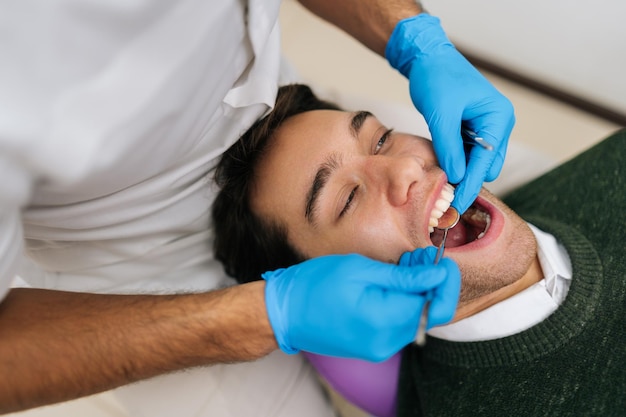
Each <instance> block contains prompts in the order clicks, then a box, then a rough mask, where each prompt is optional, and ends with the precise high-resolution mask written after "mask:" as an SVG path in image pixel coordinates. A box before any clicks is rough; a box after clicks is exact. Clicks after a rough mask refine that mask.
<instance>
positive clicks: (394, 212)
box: [250, 110, 536, 300]
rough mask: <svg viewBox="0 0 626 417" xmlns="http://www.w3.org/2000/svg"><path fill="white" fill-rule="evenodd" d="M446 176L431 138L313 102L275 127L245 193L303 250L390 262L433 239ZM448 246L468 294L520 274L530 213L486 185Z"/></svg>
mask: <svg viewBox="0 0 626 417" xmlns="http://www.w3.org/2000/svg"><path fill="white" fill-rule="evenodd" d="M446 184H447V177H446V175H445V173H444V172H443V171H442V170H441V168H439V165H438V163H437V160H436V157H435V154H434V152H433V149H432V146H431V142H430V141H429V140H427V139H424V138H419V137H417V136H413V135H408V134H403V133H395V132H390V131H389V129H388V128H386V127H385V126H383V125H382V124H381V123H380V122H379V121H378V120H377V119H376V118H375V117H374V116H372V115H371V114H369V113H366V112H356V113H350V112H341V111H332V110H318V111H310V112H306V113H303V114H300V115H297V116H294V117H292V118H290V119H288V120H287V121H286V122H285V123H284V125H283V126H282V127H281V128H280V129H279V130H278V131H277V133H276V136H275V138H274V139H273V141H272V142H271V144H270V147H269V148H268V149H267V153H266V155H265V156H264V157H263V159H262V160H261V163H260V164H259V167H258V170H257V173H256V177H255V183H254V187H253V188H252V194H251V196H250V200H251V206H252V209H253V211H255V213H257V214H258V215H260V216H261V217H263V218H270V219H273V220H275V221H277V222H278V223H280V224H282V225H284V226H285V228H286V230H287V235H288V239H289V241H290V243H291V244H292V245H293V246H294V247H295V248H296V249H297V250H299V251H300V252H301V253H302V254H304V255H305V256H306V257H316V256H321V255H327V254H343V253H360V254H362V255H366V256H369V257H371V258H374V259H378V260H381V261H384V262H391V263H396V262H397V261H398V259H399V258H400V256H401V255H402V253H404V252H406V251H410V250H413V249H415V248H417V247H426V246H431V245H433V244H435V245H437V244H438V243H439V241H440V239H441V238H440V236H439V237H438V234H437V233H435V234H433V235H431V234H430V232H429V223H431V224H432V222H433V220H435V223H436V218H437V217H438V216H440V215H441V214H440V213H437V212H436V211H434V212H433V209H434V208H435V207H436V205H438V204H441V201H439V203H438V200H442V193H444V191H443V189H444V187H445V186H446ZM443 200H445V198H443ZM476 210H478V211H476ZM472 211H473V212H474V216H473V218H474V220H471V219H469V218H468V217H469V216H468V215H469V214H470V212H472ZM479 235H481V237H480V238H477V237H478V236H479ZM445 255H446V256H448V257H450V258H452V259H454V260H455V261H456V262H457V263H458V265H459V267H460V269H461V273H462V276H463V293H462V299H466V300H467V299H471V298H475V297H476V296H480V295H483V294H486V293H489V292H491V291H493V290H495V289H498V288H500V287H502V286H504V285H507V284H510V283H512V282H514V281H516V280H517V279H519V278H520V277H521V276H522V275H523V274H524V273H525V272H526V271H527V270H528V268H529V266H530V264H531V262H533V261H534V259H535V255H536V246H535V240H534V236H533V235H532V232H531V231H530V229H529V228H528V226H527V225H526V223H525V222H524V221H523V220H522V219H521V218H519V217H518V216H517V215H516V214H515V213H513V212H512V211H511V210H510V209H509V208H508V207H507V206H505V205H504V204H503V203H502V202H501V201H500V200H499V199H497V198H496V197H495V196H493V195H491V194H490V193H489V192H487V191H486V190H482V191H481V193H480V196H479V197H478V199H477V201H476V203H475V205H474V206H473V208H472V209H470V210H468V213H467V214H466V215H464V216H463V218H462V220H461V222H460V224H459V226H457V227H456V228H455V229H452V230H451V231H450V234H449V236H448V241H447V244H446V252H445Z"/></svg>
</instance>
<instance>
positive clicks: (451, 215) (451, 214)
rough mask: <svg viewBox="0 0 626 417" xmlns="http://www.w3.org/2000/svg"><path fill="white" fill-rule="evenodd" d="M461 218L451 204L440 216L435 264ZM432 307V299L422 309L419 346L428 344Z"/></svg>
mask: <svg viewBox="0 0 626 417" xmlns="http://www.w3.org/2000/svg"><path fill="white" fill-rule="evenodd" d="M460 219H461V215H460V214H459V212H458V211H457V209H455V208H454V207H452V206H450V208H448V210H446V212H445V213H443V216H441V217H440V218H439V223H438V224H437V229H441V230H443V239H442V240H441V243H440V244H439V248H437V255H435V262H434V263H435V265H437V264H438V263H439V260H440V259H441V257H442V256H443V251H444V249H445V244H446V238H447V237H448V230H450V229H451V228H453V227H454V226H456V224H457V223H458V222H459V220H460ZM429 307H430V300H426V303H425V304H424V309H423V310H422V315H421V317H420V323H419V326H418V328H417V335H416V336H415V343H416V344H417V345H418V346H424V345H425V344H426V324H427V323H428V308H429Z"/></svg>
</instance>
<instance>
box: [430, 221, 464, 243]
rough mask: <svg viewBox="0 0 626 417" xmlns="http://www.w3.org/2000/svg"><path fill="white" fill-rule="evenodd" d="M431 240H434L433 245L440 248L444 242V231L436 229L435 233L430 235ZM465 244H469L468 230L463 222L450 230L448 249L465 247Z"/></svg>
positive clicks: (447, 239) (447, 240) (447, 241)
mask: <svg viewBox="0 0 626 417" xmlns="http://www.w3.org/2000/svg"><path fill="white" fill-rule="evenodd" d="M430 239H431V240H432V242H433V245H435V246H439V245H440V244H441V241H442V240H443V230H442V229H435V231H434V232H433V233H432V234H431V235H430ZM465 242H467V229H466V228H465V226H464V225H463V222H459V223H457V225H456V226H454V227H453V228H452V229H448V237H447V238H446V247H447V248H454V247H457V246H461V245H464V244H465Z"/></svg>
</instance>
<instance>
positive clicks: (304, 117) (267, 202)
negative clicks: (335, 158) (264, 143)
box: [251, 110, 354, 220]
mask: <svg viewBox="0 0 626 417" xmlns="http://www.w3.org/2000/svg"><path fill="white" fill-rule="evenodd" d="M353 115H354V114H353V113H350V112H344V111H338V110H315V111H309V112H305V113H301V114H298V115H296V116H293V117H291V118H289V119H288V120H287V121H285V123H284V124H283V125H282V126H281V127H280V129H278V130H277V132H276V133H275V135H274V137H273V138H272V142H271V143H270V144H269V146H268V148H267V153H266V154H265V155H264V156H263V158H262V159H261V161H260V162H259V165H258V167H257V169H256V175H255V181H254V186H253V188H252V195H251V205H252V208H253V210H254V211H255V212H257V213H258V214H260V215H261V216H263V217H265V216H270V217H272V218H273V219H274V220H279V218H277V216H276V214H277V212H276V210H278V209H279V208H280V211H279V212H280V219H283V220H284V218H285V217H286V216H287V215H300V214H301V215H302V218H304V201H305V195H306V193H307V190H308V187H310V184H311V183H312V181H313V178H314V177H315V174H316V171H317V169H318V167H319V165H320V163H321V162H323V161H324V160H325V159H327V158H328V157H329V156H330V155H331V154H333V153H334V152H342V151H345V150H346V149H348V148H349V147H350V146H351V139H349V138H352V132H351V130H350V121H351V119H352V116H353Z"/></svg>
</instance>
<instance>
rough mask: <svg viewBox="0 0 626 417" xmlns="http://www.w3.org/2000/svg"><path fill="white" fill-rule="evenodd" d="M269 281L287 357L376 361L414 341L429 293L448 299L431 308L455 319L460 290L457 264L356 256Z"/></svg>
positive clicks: (332, 258)
mask: <svg viewBox="0 0 626 417" xmlns="http://www.w3.org/2000/svg"><path fill="white" fill-rule="evenodd" d="M417 250H418V251H420V250H422V249H417ZM263 278H264V279H265V281H266V286H265V304H266V308H267V312H268V315H269V320H270V323H271V325H272V329H273V330H274V334H275V336H276V340H277V342H278V345H279V347H280V348H281V350H283V351H284V352H286V353H296V352H298V351H299V350H304V351H308V352H312V353H317V354H320V355H327V356H337V357H347V358H357V359H364V360H369V361H374V362H379V361H382V360H385V359H387V358H389V357H390V356H391V355H393V354H394V353H396V352H398V351H399V350H400V349H402V348H403V347H404V346H405V345H407V344H408V343H410V342H411V341H412V340H413V339H414V337H415V333H416V331H417V326H418V323H419V318H420V314H421V311H422V308H423V306H424V302H425V295H426V293H427V292H429V291H431V290H433V289H436V290H437V291H438V292H439V293H440V294H445V296H443V297H439V298H437V299H435V300H434V301H432V304H431V308H436V309H437V310H438V311H442V312H444V315H446V314H447V316H449V317H452V315H453V314H454V311H455V309H456V305H457V301H458V296H459V288H460V274H459V271H458V268H457V267H456V265H455V264H454V263H448V262H442V263H440V264H439V265H436V266H435V265H432V263H430V264H426V265H415V264H414V265H412V266H401V265H394V264H388V263H382V262H378V261H374V260H371V259H369V258H366V257H364V256H361V255H354V254H353V255H329V256H324V257H320V258H314V259H311V260H308V261H305V262H303V263H301V264H298V265H294V266H292V267H289V268H286V269H279V270H276V271H272V272H266V273H264V274H263ZM435 305H436V306H435ZM431 324H437V323H431ZM439 324H441V323H439Z"/></svg>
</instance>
